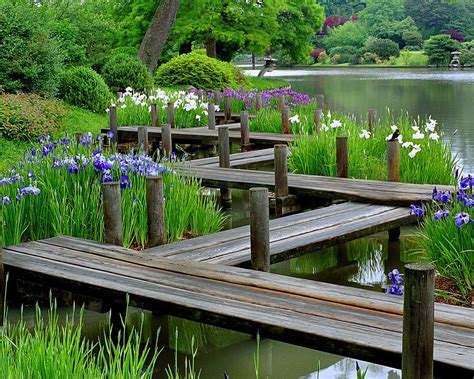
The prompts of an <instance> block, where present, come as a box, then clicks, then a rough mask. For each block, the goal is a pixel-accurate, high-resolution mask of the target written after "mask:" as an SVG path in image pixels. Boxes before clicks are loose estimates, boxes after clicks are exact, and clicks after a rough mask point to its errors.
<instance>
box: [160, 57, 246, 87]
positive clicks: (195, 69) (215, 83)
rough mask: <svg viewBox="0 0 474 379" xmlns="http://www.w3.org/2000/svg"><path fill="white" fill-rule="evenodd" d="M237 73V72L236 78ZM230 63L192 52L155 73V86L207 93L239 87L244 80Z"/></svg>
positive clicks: (162, 66) (161, 67)
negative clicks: (178, 87)
mask: <svg viewBox="0 0 474 379" xmlns="http://www.w3.org/2000/svg"><path fill="white" fill-rule="evenodd" d="M237 72H239V74H238V77H237ZM242 75H243V74H240V70H238V69H236V68H235V67H234V66H233V65H232V64H231V63H226V62H222V61H219V60H217V59H214V58H209V57H208V56H206V55H204V54H202V53H200V52H199V51H197V52H196V51H194V52H192V53H189V54H183V55H180V56H178V57H176V58H173V59H172V60H170V61H169V62H168V63H165V64H164V65H161V66H160V67H159V69H158V71H157V72H156V84H157V85H158V86H162V87H170V86H177V85H192V86H194V87H196V88H199V89H205V90H207V91H214V90H224V89H225V88H229V87H232V88H236V87H240V85H241V84H240V83H239V81H242V80H244V79H245V78H244V77H243V76H242Z"/></svg>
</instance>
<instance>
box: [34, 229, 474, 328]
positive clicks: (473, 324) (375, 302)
mask: <svg viewBox="0 0 474 379" xmlns="http://www.w3.org/2000/svg"><path fill="white" fill-rule="evenodd" d="M41 243H43V244H48V245H52V246H58V247H63V248H67V249H71V250H76V251H77V252H81V253H88V254H94V255H99V256H103V257H110V258H113V259H116V260H117V261H124V262H133V263H136V264H139V265H143V266H146V267H153V268H158V269H163V270H166V271H170V272H176V273H181V274H184V275H192V276H201V277H204V278H211V279H214V280H219V281H223V282H230V283H235V284H245V285H250V286H255V287H260V288H267V289H271V290H274V291H278V292H284V293H291V294H293V295H300V296H305V297H311V298H314V299H321V300H327V301H332V302H338V303H341V304H346V305H353V306H357V307H359V308H363V309H372V310H379V311H383V312H386V313H393V314H397V315H402V314H403V310H402V299H401V298H399V297H397V296H387V295H385V294H382V293H378V292H372V291H366V290H361V289H357V288H351V287H341V286H338V285H334V284H330V283H322V282H314V281H307V280H303V279H298V278H293V277H287V276H282V275H275V274H273V275H271V276H268V275H261V274H260V273H259V272H257V271H252V270H245V269H241V268H238V267H227V266H215V265H209V264H204V263H200V262H192V261H170V260H168V259H163V258H161V257H156V256H150V255H148V254H144V253H137V252H136V251H133V250H129V249H125V248H122V247H118V246H114V245H108V244H104V243H100V242H96V241H89V240H82V239H78V238H74V237H66V236H63V237H55V238H50V239H47V240H43V241H41ZM473 312H474V311H473V310H472V309H468V308H462V307H454V306H450V305H446V304H440V303H436V304H435V320H436V322H439V323H445V324H448V325H455V326H461V327H466V328H471V329H474V317H473Z"/></svg>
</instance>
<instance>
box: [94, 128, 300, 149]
mask: <svg viewBox="0 0 474 379" xmlns="http://www.w3.org/2000/svg"><path fill="white" fill-rule="evenodd" d="M232 125H233V124H229V126H230V127H231V128H230V129H231V130H230V131H229V138H230V141H231V142H232V143H236V144H240V141H241V136H240V131H239V130H237V131H236V130H233V127H232ZM147 129H148V141H149V142H156V141H161V128H159V127H156V128H154V127H148V128H147ZM107 131H109V129H102V132H103V133H107ZM118 134H119V135H118V138H119V142H136V141H137V138H138V137H137V136H138V127H137V126H123V127H120V128H119V129H118ZM171 137H172V140H173V142H176V143H189V144H199V145H200V144H211V143H217V130H209V129H208V128H206V127H203V128H183V129H171ZM294 138H295V136H294V135H292V134H275V133H250V143H253V144H255V145H269V146H273V145H276V144H282V143H283V144H287V143H289V142H291V141H293V140H294Z"/></svg>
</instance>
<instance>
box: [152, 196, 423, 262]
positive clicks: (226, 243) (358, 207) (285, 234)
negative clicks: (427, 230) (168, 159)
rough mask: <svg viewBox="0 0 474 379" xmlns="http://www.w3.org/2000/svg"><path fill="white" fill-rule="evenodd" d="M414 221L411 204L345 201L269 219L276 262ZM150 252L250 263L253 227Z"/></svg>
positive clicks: (180, 256)
mask: <svg viewBox="0 0 474 379" xmlns="http://www.w3.org/2000/svg"><path fill="white" fill-rule="evenodd" d="M415 220H416V218H414V217H413V216H410V215H409V214H408V209H407V208H399V207H391V206H381V205H371V204H361V203H352V202H347V203H342V204H337V205H332V206H329V207H325V208H320V209H316V210H312V211H308V212H304V213H299V214H295V215H291V216H286V217H282V218H278V219H275V220H271V221H270V258H271V261H272V262H273V263H275V262H279V261H282V260H286V259H289V258H291V257H295V256H297V255H301V254H305V253H308V252H312V251H315V250H318V249H323V248H325V247H328V246H334V245H337V244H339V243H342V242H346V241H349V240H353V239H357V238H361V237H364V236H367V235H371V234H374V233H377V232H380V231H383V230H388V229H391V228H394V227H397V226H400V225H405V224H410V223H413V222H414V221H415ZM144 253H146V254H147V255H152V256H159V257H169V258H173V259H175V260H178V259H179V260H192V261H202V262H208V263H218V264H224V265H232V266H236V265H245V266H249V264H250V227H249V226H243V227H240V228H235V229H231V230H226V231H222V232H219V233H216V234H212V235H208V236H203V237H198V238H193V239H190V240H184V241H180V242H176V243H173V244H169V245H163V246H158V247H155V248H151V249H147V250H145V251H144Z"/></svg>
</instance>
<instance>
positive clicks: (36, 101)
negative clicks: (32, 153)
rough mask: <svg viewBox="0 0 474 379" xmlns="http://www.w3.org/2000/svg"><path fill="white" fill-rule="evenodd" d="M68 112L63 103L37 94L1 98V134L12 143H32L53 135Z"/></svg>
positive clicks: (3, 95)
mask: <svg viewBox="0 0 474 379" xmlns="http://www.w3.org/2000/svg"><path fill="white" fill-rule="evenodd" d="M65 113H66V109H65V108H64V106H63V104H62V103H61V102H60V101H58V100H54V99H45V98H42V97H40V96H39V95H35V94H18V95H13V94H2V95H0V135H1V136H2V137H3V138H6V139H9V140H24V141H26V140H32V139H36V138H38V137H39V136H41V135H45V134H47V133H50V134H51V133H54V132H55V131H57V130H58V129H59V128H60V126H61V121H62V118H63V116H64V115H65Z"/></svg>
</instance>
